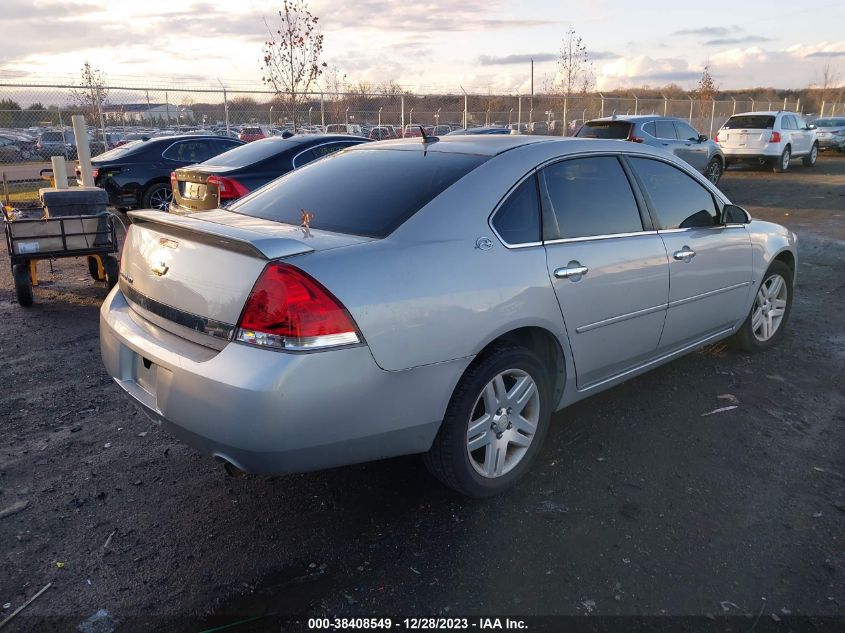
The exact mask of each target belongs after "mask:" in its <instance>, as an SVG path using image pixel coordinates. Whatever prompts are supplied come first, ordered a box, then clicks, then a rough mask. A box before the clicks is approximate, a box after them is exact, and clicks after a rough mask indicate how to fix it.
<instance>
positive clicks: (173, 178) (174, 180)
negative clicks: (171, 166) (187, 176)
mask: <svg viewBox="0 0 845 633" xmlns="http://www.w3.org/2000/svg"><path fill="white" fill-rule="evenodd" d="M178 182H179V181H178V179H177V178H176V172H175V171H171V172H170V190H171V191H172V192H173V194H174V195H176V191H177V189H176V188H177V187H178Z"/></svg>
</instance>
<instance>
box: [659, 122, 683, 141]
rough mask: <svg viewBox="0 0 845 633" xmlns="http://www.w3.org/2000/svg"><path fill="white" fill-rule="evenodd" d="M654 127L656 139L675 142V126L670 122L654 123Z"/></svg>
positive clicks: (676, 136)
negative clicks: (666, 139)
mask: <svg viewBox="0 0 845 633" xmlns="http://www.w3.org/2000/svg"><path fill="white" fill-rule="evenodd" d="M654 127H655V129H656V130H657V138H668V139H672V140H676V139H677V138H678V135H677V134H675V125H674V124H673V123H672V122H671V121H655V122H654Z"/></svg>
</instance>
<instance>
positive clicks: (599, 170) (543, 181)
mask: <svg viewBox="0 0 845 633" xmlns="http://www.w3.org/2000/svg"><path fill="white" fill-rule="evenodd" d="M539 182H540V192H541V199H542V205H543V235H544V242H545V249H546V260H547V265H548V269H549V276H550V278H551V280H552V284H553V286H554V289H555V293H556V294H557V299H558V303H559V305H560V309H561V313H562V314H563V318H564V322H565V324H566V330H567V333H568V335H569V340H570V344H571V346H572V354H573V358H574V361H575V369H576V373H577V384H578V388H579V389H584V388H587V387H589V386H591V385H593V384H595V383H598V382H600V381H602V380H603V379H606V378H609V377H611V376H613V375H615V374H618V373H621V372H624V371H625V370H626V369H629V368H632V367H634V366H636V365H639V364H641V363H643V362H644V361H646V360H648V359H649V358H651V357H652V356H653V355H654V353H655V351H656V349H657V344H658V341H659V339H660V333H661V331H662V329H663V321H664V318H665V315H666V302H667V299H668V295H669V265H668V261H667V257H666V249H665V248H664V246H663V242H662V241H661V239H660V236H658V235H657V233H656V232H655V231H653V230H651V229H652V227H651V225H650V223H647V224H646V225H644V224H643V221H644V219H645V220H646V221H648V216H647V215H646V216H645V217H644V216H643V214H642V212H641V211H642V210H641V209H640V204H638V200H637V197H636V196H635V194H634V190H633V189H632V187H631V184H630V182H629V180H628V177H627V176H626V172H625V170H624V168H623V166H622V163H621V162H620V161H619V159H618V158H617V157H616V156H594V157H583V158H571V159H566V160H562V161H560V162H558V163H554V164H552V165H549V166H547V167H545V168H543V169H542V170H541V171H540V173H539Z"/></svg>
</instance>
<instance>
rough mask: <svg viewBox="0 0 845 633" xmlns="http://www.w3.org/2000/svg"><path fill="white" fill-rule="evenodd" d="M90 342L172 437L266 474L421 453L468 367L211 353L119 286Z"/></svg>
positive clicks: (352, 356)
mask: <svg viewBox="0 0 845 633" xmlns="http://www.w3.org/2000/svg"><path fill="white" fill-rule="evenodd" d="M100 345H101V352H102V357H103V362H104V363H105V366H106V369H107V370H108V372H109V374H111V376H112V377H113V378H114V380H115V382H117V384H118V385H120V387H121V388H122V389H123V390H124V391H125V392H126V393H127V394H128V395H129V396H130V397H131V398H132V399H133V400H134V401H135V402H136V403H137V404H139V405H140V406H142V407H143V409H144V410H145V411H146V412H147V414H148V415H149V416H150V417H151V418H153V419H154V420H156V421H158V422H160V423H161V424H162V425H163V426H164V427H165V428H166V429H167V430H168V431H169V432H170V433H172V434H173V435H174V436H176V437H177V438H179V439H181V440H182V441H184V442H185V443H187V444H189V445H191V446H193V447H194V448H196V449H198V450H200V451H201V452H203V453H205V454H207V455H212V456H215V457H221V458H224V459H226V460H228V461H229V462H231V463H233V464H234V465H235V466H237V467H239V468H241V469H243V470H245V471H247V472H257V473H268V474H285V473H294V472H305V471H310V470H318V469H323V468H330V467H334V466H341V465H345V464H352V463H357V462H365V461H371V460H376V459H381V458H386V457H394V456H398V455H406V454H411V453H420V452H424V451H426V450H428V449H429V448H430V446H431V443H432V441H433V440H434V436H435V435H436V433H437V430H438V428H439V426H440V421H441V420H442V419H443V415H444V413H445V408H446V404H447V403H448V400H449V398H450V396H451V393H452V390H453V389H454V385H455V384H456V382H457V380H458V378H459V376H460V375H461V374H462V373H463V370H464V369H465V367H466V365H467V364H468V363H469V359H462V360H460V361H452V362H448V363H441V364H437V365H429V366H426V367H420V368H416V369H412V370H407V371H401V372H388V371H384V370H382V369H381V368H379V367H378V366H377V365H376V363H375V361H374V360H373V357H372V354H371V353H370V350H369V348H367V347H365V346H359V347H350V348H346V349H338V350H332V351H325V352H315V353H309V354H293V353H283V352H275V351H270V350H264V349H259V348H255V347H250V346H247V345H242V344H238V343H229V344H228V345H227V346H226V347H225V348H224V349H223V350H221V351H219V352H218V351H216V350H212V349H209V348H205V347H203V346H201V345H197V344H196V343H193V342H190V341H187V340H185V339H183V338H181V337H178V336H175V335H173V334H171V333H169V332H166V331H163V330H161V329H160V328H157V327H154V326H152V325H151V324H148V323H147V322H145V321H143V320H142V319H141V318H140V317H139V316H137V315H136V314H135V313H134V312H133V311H132V310H131V308H130V307H129V305H128V304H127V302H126V300H125V299H124V297H123V295H122V294H121V292H120V290H119V288H115V289H114V290H113V291H112V292H111V293H110V294H109V296H108V298H107V299H106V301H105V302H104V303H103V306H102V308H101V309H100ZM144 361H146V363H147V364H149V369H147V368H146V367H145V366H144V365H145V363H144Z"/></svg>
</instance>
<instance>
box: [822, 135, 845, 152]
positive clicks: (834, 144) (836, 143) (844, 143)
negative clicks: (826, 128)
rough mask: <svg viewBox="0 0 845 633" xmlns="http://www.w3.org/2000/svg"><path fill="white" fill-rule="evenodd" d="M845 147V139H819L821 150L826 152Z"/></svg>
mask: <svg viewBox="0 0 845 633" xmlns="http://www.w3.org/2000/svg"><path fill="white" fill-rule="evenodd" d="M843 147H845V139H843V138H824V139H822V138H820V139H819V149H820V150H826V149H842V148H843Z"/></svg>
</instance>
